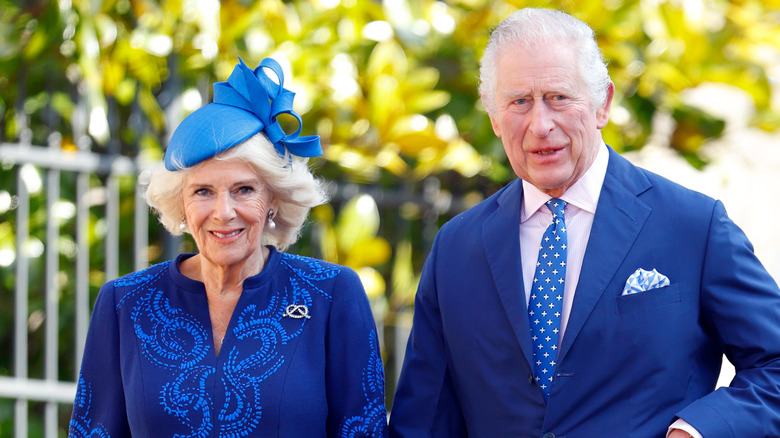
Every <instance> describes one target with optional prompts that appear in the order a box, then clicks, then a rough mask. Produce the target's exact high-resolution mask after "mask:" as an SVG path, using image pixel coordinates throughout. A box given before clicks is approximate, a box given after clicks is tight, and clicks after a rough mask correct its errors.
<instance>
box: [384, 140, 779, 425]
mask: <svg viewBox="0 0 780 438" xmlns="http://www.w3.org/2000/svg"><path fill="white" fill-rule="evenodd" d="M521 199H522V184H521V181H520V180H515V181H514V182H512V183H510V184H509V185H507V186H506V187H504V188H503V189H502V190H500V191H499V192H497V193H496V194H495V195H493V196H492V197H490V198H489V199H487V200H485V201H484V202H482V203H481V204H479V205H478V206H476V207H474V208H472V209H471V210H469V211H467V212H465V213H463V214H461V215H459V216H457V217H455V218H454V219H452V220H451V221H449V222H448V223H447V224H445V225H444V226H443V227H442V229H441V230H440V231H439V233H438V235H437V237H436V242H435V244H434V247H433V249H432V251H431V253H430V255H429V257H428V260H427V261H426V265H425V268H424V270H423V274H422V278H421V281H420V286H419V289H418V292H417V297H416V302H415V315H414V325H413V328H412V333H411V337H410V339H409V344H408V347H407V352H406V357H405V360H404V367H403V371H402V373H401V378H400V382H399V385H398V389H397V392H396V396H395V401H394V404H393V406H392V414H391V419H390V427H391V437H393V436H394V437H429V436H430V437H447V438H453V437H461V436H469V437H513V438H514V437H540V436H542V434H545V433H551V434H553V436H555V437H558V438H562V437H566V438H580V437H582V438H595V437H603V436H604V437H606V436H609V437H663V436H664V435H665V433H666V429H667V427H668V426H669V425H670V424H671V423H672V422H673V421H674V420H675V418H676V417H681V418H683V419H685V420H686V421H688V422H689V423H690V424H692V425H693V426H694V427H695V428H696V429H698V430H699V431H700V432H701V433H702V434H703V435H704V437H705V438H715V437H733V438H746V437H778V436H780V290H778V287H777V284H776V283H775V281H774V280H773V279H772V278H771V276H770V275H769V274H768V273H767V272H766V270H765V269H764V268H763V266H762V265H761V263H760V262H759V261H758V260H757V259H756V257H755V256H754V254H753V249H752V245H751V244H750V242H749V241H748V239H747V238H746V237H745V235H744V233H743V232H742V231H741V230H740V229H739V228H738V227H737V226H736V225H735V224H734V223H733V222H732V221H731V220H730V219H729V218H728V217H727V215H726V212H725V209H724V208H723V205H722V204H721V203H720V202H719V201H715V200H713V199H711V198H709V197H706V196H704V195H702V194H700V193H696V192H694V191H691V190H688V189H685V188H683V187H681V186H679V185H677V184H674V183H672V182H670V181H668V180H666V179H664V178H661V177H659V176H657V175H654V174H652V173H650V172H647V171H645V170H642V169H639V168H637V167H635V166H633V165H631V164H630V163H629V162H628V161H627V160H625V159H624V158H623V157H621V156H620V155H618V154H617V153H615V152H614V151H613V150H612V149H610V155H609V165H608V169H607V174H606V178H605V181H604V186H603V188H602V191H601V195H600V198H599V202H598V207H597V210H596V216H595V218H594V222H593V228H592V231H591V236H590V240H589V242H588V247H587V250H586V253H585V260H584V262H583V266H582V274H581V275H580V279H579V283H578V286H577V290H576V293H575V295H574V302H573V305H572V311H571V315H570V318H569V322H568V326H567V329H566V333H565V334H564V337H563V341H562V344H561V346H560V350H559V356H558V365H557V369H556V373H557V377H556V379H555V381H554V382H553V385H552V388H551V392H550V397H549V402H548V404H547V405H545V402H544V399H543V397H542V393H541V391H540V390H539V388H538V387H537V386H536V384H535V383H534V382H533V380H532V379H531V373H532V366H531V361H532V357H533V352H532V347H531V339H530V331H529V324H528V317H527V313H526V304H525V298H524V293H523V279H522V269H521V266H520V247H519V241H518V228H519V218H520V205H521ZM756 213H757V214H760V210H759V209H757V210H756ZM534 257H535V255H534ZM638 268H644V269H646V270H652V269H657V270H658V271H659V272H660V273H662V274H664V275H666V276H667V277H668V278H669V279H670V281H671V285H669V286H667V287H664V288H661V289H656V290H652V291H648V292H643V293H639V294H635V295H628V296H621V294H622V291H623V287H624V285H625V283H626V280H627V279H628V277H629V276H630V275H631V274H632V273H633V272H634V271H636V270H637V269H638ZM724 353H725V354H726V355H727V356H728V358H729V360H730V361H731V362H732V363H733V364H734V365H735V367H736V370H737V374H736V377H735V379H734V381H733V382H732V383H731V385H730V387H728V388H721V389H718V390H717V391H714V392H713V390H714V389H715V384H716V382H717V378H718V375H719V371H720V366H721V362H722V361H721V358H722V354H724ZM547 436H549V435H547Z"/></svg>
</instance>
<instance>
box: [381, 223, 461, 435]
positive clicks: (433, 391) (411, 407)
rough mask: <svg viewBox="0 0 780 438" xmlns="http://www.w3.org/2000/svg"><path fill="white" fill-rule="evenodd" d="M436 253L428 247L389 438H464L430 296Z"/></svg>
mask: <svg viewBox="0 0 780 438" xmlns="http://www.w3.org/2000/svg"><path fill="white" fill-rule="evenodd" d="M437 240H438V238H437ZM436 251H437V244H436V243H434V247H433V249H432V251H431V254H430V256H429V257H428V260H427V261H426V263H425V267H424V268H423V272H422V277H421V279H420V285H419V287H418V290H417V295H416V297H415V307H414V320H413V325H412V331H411V334H410V336H409V341H408V344H407V347H406V355H405V356H404V362H403V367H402V371H401V376H400V379H399V382H398V387H397V389H396V393H395V399H394V402H393V405H392V409H391V413H390V437H391V438H402V437H403V438H415V437H442V438H457V437H465V436H466V426H465V421H464V419H463V414H462V412H461V409H460V405H459V404H458V400H457V397H456V394H455V388H454V385H453V381H452V378H451V374H450V370H449V369H448V361H447V350H446V345H445V341H444V333H443V330H442V319H441V313H440V310H439V305H438V299H437V290H436V272H435V271H436V269H435V265H436Z"/></svg>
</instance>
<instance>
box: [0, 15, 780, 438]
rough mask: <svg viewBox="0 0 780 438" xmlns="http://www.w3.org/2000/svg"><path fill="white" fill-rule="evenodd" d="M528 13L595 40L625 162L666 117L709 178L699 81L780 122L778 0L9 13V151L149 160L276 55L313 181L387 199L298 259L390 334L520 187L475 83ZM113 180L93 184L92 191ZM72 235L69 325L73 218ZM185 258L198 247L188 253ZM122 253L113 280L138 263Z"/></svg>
mask: <svg viewBox="0 0 780 438" xmlns="http://www.w3.org/2000/svg"><path fill="white" fill-rule="evenodd" d="M525 6H538V7H552V8H559V9H563V10H565V11H567V12H569V13H571V14H573V15H575V16H577V17H578V18H580V19H582V20H584V21H586V22H588V23H589V24H590V25H591V26H592V27H593V28H594V29H595V31H596V34H597V35H598V39H599V44H600V46H601V47H602V49H603V51H604V54H605V57H606V59H607V60H608V61H609V69H610V73H611V75H612V78H613V80H614V82H615V84H616V90H617V94H616V96H615V100H614V102H613V108H612V115H611V122H610V124H609V125H608V126H607V127H606V128H605V129H604V130H603V134H604V137H605V139H606V141H607V142H608V143H609V144H610V145H612V146H613V147H615V148H616V149H617V150H618V151H628V150H635V149H639V148H641V147H642V146H643V145H644V144H645V143H646V141H647V138H648V136H649V135H650V133H651V128H652V120H653V116H654V114H655V113H656V112H659V111H663V112H665V113H668V114H671V115H672V117H673V118H674V119H675V120H676V122H677V125H676V129H675V131H674V133H673V135H672V138H671V146H672V147H673V148H675V149H677V150H678V151H679V152H680V153H681V154H683V155H685V156H686V157H687V158H688V159H689V161H690V162H691V163H694V164H695V165H697V166H703V165H705V164H706V163H705V160H704V159H703V158H702V157H701V156H700V155H699V151H700V149H701V147H702V145H704V144H706V143H707V141H709V140H711V139H713V138H716V137H718V136H719V135H721V134H722V132H723V130H724V125H723V122H722V121H720V120H717V119H716V118H715V117H713V116H711V115H709V114H707V113H706V112H705V111H702V110H700V109H695V108H691V107H688V106H686V105H685V104H684V103H683V102H682V100H681V99H680V93H681V92H682V91H684V90H686V89H689V88H692V87H696V86H698V85H700V84H702V83H706V82H722V83H727V84H731V85H733V86H735V87H738V88H740V89H742V90H744V91H745V92H746V93H748V94H749V95H750V96H751V97H752V99H753V101H754V103H755V106H756V109H757V112H756V114H755V116H754V119H753V123H754V124H755V126H758V127H760V128H762V129H767V130H773V129H777V127H778V126H780V117H778V115H777V114H776V113H775V112H773V110H772V108H771V105H770V102H771V101H772V93H771V88H770V83H769V80H768V68H769V67H770V66H769V65H767V64H766V62H767V61H766V60H767V59H771V57H772V56H775V57H776V56H777V53H778V52H779V51H780V18H778V14H777V12H776V11H777V10H778V9H780V2H779V1H778V0H767V1H759V0H732V1H726V0H710V1H702V2H681V1H671V0H670V1H663V0H662V1H658V2H646V1H645V2H642V1H639V0H607V1H604V0H584V1H578V2H572V1H564V0H548V1H545V0H522V1H520V0H512V1H508V2H506V3H504V2H497V1H491V0H449V1H435V0H415V1H412V0H393V1H390V0H387V1H384V2H381V1H359V0H343V1H335V0H294V1H282V0H260V1H249V0H225V1H221V2H218V1H216V0H201V1H183V0H132V1H131V0H103V1H102V2H101V1H88V0H70V1H52V0H49V1H47V0H38V1H33V2H21V1H16V2H13V1H10V0H0V22H2V23H3V25H2V26H0V142H17V141H19V139H20V137H23V136H24V135H26V134H25V131H24V128H29V130H30V131H29V133H30V135H31V137H30V141H31V143H32V144H36V145H46V144H47V143H48V141H49V135H50V133H51V132H55V131H56V132H59V133H61V135H62V137H61V148H62V149H64V150H67V151H70V150H76V149H78V148H80V147H83V144H82V142H83V139H84V138H85V137H84V136H85V135H86V136H88V137H87V138H88V139H89V140H90V145H91V149H92V150H94V151H96V152H106V151H113V152H119V153H121V154H123V155H126V156H129V157H133V158H134V159H136V160H137V161H138V163H141V164H143V163H148V162H153V161H157V160H159V159H160V158H161V156H162V153H163V147H164V145H165V142H166V138H167V136H168V135H169V134H170V132H171V131H172V129H174V128H175V125H176V124H177V123H178V121H179V120H181V119H182V118H183V117H184V116H185V115H186V113H187V112H188V111H192V110H193V109H194V107H193V106H188V105H190V104H188V103H187V102H188V101H189V100H188V99H190V98H193V97H197V96H200V98H201V102H200V104H202V103H204V102H207V101H208V100H209V99H210V92H211V87H210V84H211V83H212V82H214V81H219V80H225V79H226V78H227V76H228V75H229V73H230V71H231V70H232V68H233V66H234V65H235V63H236V61H237V58H236V57H237V56H241V57H242V58H243V59H244V60H245V61H246V63H247V64H248V65H250V66H254V65H257V63H259V61H260V60H261V59H262V58H264V57H267V56H272V57H274V58H276V59H277V60H278V61H280V63H281V64H282V66H283V68H284V70H285V76H286V77H287V78H288V82H286V85H289V86H290V87H291V88H292V89H293V90H294V91H296V93H297V96H296V99H295V107H296V110H297V111H298V112H299V113H301V115H302V117H303V120H304V126H303V132H302V135H309V134H318V135H320V136H321V138H322V142H323V145H324V147H325V155H324V156H323V157H322V158H318V159H315V160H313V161H312V163H313V165H314V168H315V172H316V173H317V174H318V175H320V176H322V177H323V178H326V179H328V180H331V181H334V182H337V183H339V184H352V183H354V184H357V186H358V187H360V190H359V191H360V192H363V193H369V192H370V193H373V194H376V193H381V194H385V195H387V196H374V198H376V199H374V198H372V197H371V196H369V195H366V194H362V195H360V194H353V195H355V196H352V195H350V196H347V195H343V196H342V195H338V196H334V199H333V202H332V203H331V205H327V206H321V207H318V208H317V209H315V210H313V212H312V226H311V227H310V229H309V231H308V232H307V235H306V236H305V237H306V238H305V239H303V240H302V241H301V243H299V244H298V246H297V248H296V249H297V250H299V251H300V252H302V253H308V254H311V255H316V256H320V257H323V258H325V259H328V260H331V261H334V262H339V263H343V264H347V265H349V266H351V267H353V268H354V269H356V271H358V273H359V274H360V275H361V278H362V279H363V280H364V283H365V285H366V289H367V292H368V293H369V296H370V297H371V298H372V303H373V304H374V306H375V311H376V314H377V316H378V317H380V318H384V321H385V323H386V324H387V325H388V326H392V325H393V324H394V321H395V317H396V312H397V311H402V310H404V309H408V308H409V307H410V306H411V303H412V300H413V297H414V291H415V288H416V284H417V281H418V278H419V272H420V269H421V265H422V262H423V260H424V258H425V255H426V251H427V249H428V248H429V245H430V243H431V239H432V235H433V233H434V232H435V230H436V227H437V226H438V225H439V224H440V223H441V222H442V221H444V220H446V219H447V218H449V217H451V216H452V214H454V213H457V212H458V211H460V210H462V209H463V208H466V207H468V206H469V205H473V204H474V203H475V202H478V201H479V200H480V199H482V198H484V197H485V196H487V195H489V194H491V193H492V192H493V191H495V190H496V189H497V188H498V187H500V186H501V185H503V184H504V183H506V182H507V181H508V180H510V179H511V178H513V177H514V176H513V173H512V171H511V168H510V167H509V166H508V163H507V162H506V158H505V156H504V153H503V149H502V146H501V143H500V141H499V140H498V139H496V138H495V136H494V135H493V132H492V129H491V126H490V122H489V120H488V118H487V116H486V114H485V113H484V111H483V110H482V108H481V103H480V102H479V101H478V98H477V92H476V87H477V75H478V66H479V58H480V56H481V53H482V50H483V48H484V46H485V44H486V42H487V39H488V37H489V34H490V30H491V28H492V27H494V26H495V25H496V24H497V23H498V22H499V21H500V20H501V19H503V18H504V17H505V16H507V15H508V14H509V13H511V12H512V11H513V10H515V9H516V8H518V7H525ZM697 6H698V9H697V8H696V7H697ZM768 54H769V55H772V56H769V55H768ZM290 78H291V79H290ZM724 104H728V103H724ZM195 106H197V105H195ZM294 129H297V127H295V126H292V127H290V128H289V129H288V131H289V130H294ZM19 171H20V169H19V168H14V167H11V166H8V165H7V163H6V165H4V167H3V168H2V170H1V171H0V187H1V188H0V200H2V199H3V197H4V196H7V197H10V196H12V195H13V194H14V193H12V192H11V191H12V189H10V188H11V187H15V184H16V175H17V172H19ZM62 178H63V181H62V191H63V194H62V197H63V199H64V200H65V199H66V198H67V199H71V200H72V199H73V197H72V194H73V192H74V189H73V186H74V184H75V182H73V178H72V177H70V176H67V175H66V174H63V177H62ZM134 182H135V179H133V178H129V179H123V180H122V181H120V184H119V186H120V195H121V196H122V199H123V200H124V199H126V198H127V197H130V198H129V199H127V200H126V201H122V204H121V212H122V213H121V217H120V222H121V223H122V224H123V226H122V227H121V236H120V240H121V242H120V246H121V247H123V248H125V247H129V246H131V242H132V236H131V235H130V234H131V228H132V227H128V226H126V224H130V223H132V221H133V216H132V215H133V213H132V202H131V201H132V193H133V190H134V189H133V185H134ZM104 184H105V181H104V180H103V178H102V177H100V176H93V177H92V181H91V182H90V186H91V187H101V186H102V185H104ZM393 196H395V198H394V197H393ZM399 196H400V197H405V199H403V200H400V201H399V200H397V197H399ZM380 198H382V199H380ZM391 198H392V199H395V200H389V199H391ZM104 202H105V201H104V200H103V201H101V200H99V199H98V200H96V201H95V202H94V203H93V205H92V207H91V209H90V220H89V222H90V223H89V231H88V232H89V235H90V238H89V241H90V249H89V250H90V256H91V257H90V286H91V288H92V293H93V296H94V293H95V292H96V290H97V288H98V287H99V286H100V284H101V283H102V282H103V281H105V280H106V279H105V273H104V272H103V266H104V265H103V263H104V257H105V255H104V249H103V245H104V242H103V239H102V236H103V235H102V234H101V233H102V231H101V230H103V227H104V226H105V217H104V214H103V210H102V206H103V203H104ZM2 205H3V204H2V202H0V252H2V251H6V252H5V254H8V252H7V251H11V252H13V251H14V250H15V235H14V232H15V230H16V224H15V217H14V210H13V205H12V204H9V205H8V206H7V207H3V206H2ZM45 208H46V207H45V201H44V196H43V195H42V194H41V193H35V194H33V196H32V198H31V209H32V211H33V212H34V213H33V215H32V217H31V221H30V224H29V227H30V235H31V239H32V240H33V241H37V242H39V243H40V242H43V241H44V240H45V239H44V234H45V232H44V225H45V220H46V218H47V212H46V210H45ZM61 231H62V234H63V237H62V239H64V241H63V243H62V244H61V245H60V247H61V252H62V254H61V257H60V260H61V262H60V270H61V271H62V272H63V275H62V278H63V281H62V284H61V286H60V287H61V290H62V296H61V299H62V302H63V312H64V313H63V315H61V322H62V324H63V327H67V324H70V322H71V321H72V315H69V314H68V312H70V310H68V309H66V308H65V307H66V306H65V304H67V303H70V302H71V301H72V299H73V297H72V290H73V281H74V280H73V275H72V274H71V272H72V270H73V269H74V267H73V260H72V256H73V254H72V253H71V252H69V251H68V248H72V246H73V245H72V240H73V237H72V236H73V235H74V234H75V233H76V230H75V224H73V223H72V219H66V220H64V221H63V222H62V223H61ZM164 235H165V232H164V231H163V230H162V229H161V228H160V227H159V225H158V224H157V222H156V221H155V220H154V219H153V218H152V219H151V220H150V247H149V251H148V252H149V260H150V262H157V261H160V260H162V259H163V258H165V255H166V254H168V253H166V248H165V243H164V242H165V240H164V239H163V238H162V237H161V236H164ZM173 242H174V243H177V244H180V245H182V242H181V241H173ZM183 245H184V246H182V248H185V249H189V250H193V248H192V244H191V242H186V241H185V242H183ZM63 248H64V249H63ZM178 249H179V248H177V249H176V250H178ZM126 253H127V252H126V251H123V254H122V255H121V257H120V270H121V271H122V272H120V274H123V273H126V272H128V271H129V270H131V269H132V261H131V260H129V259H128V254H126ZM0 259H1V258H0ZM13 267H14V266H13V264H10V265H7V266H0V278H2V280H1V281H0V288H1V289H2V294H3V296H10V294H11V291H13V288H14V270H13ZM43 269H44V267H43V261H42V260H41V258H40V257H39V258H37V259H34V260H33V261H32V265H31V272H32V274H33V278H36V279H38V281H33V282H31V284H30V288H31V304H30V312H31V314H35V312H41V311H42V310H41V309H43V296H42V292H41V291H42V290H43V285H41V284H40V278H42V275H40V274H41V272H42V270H43ZM33 319H34V318H32V316H31V321H32V320H33ZM32 326H34V324H33V325H31V327H32ZM11 327H13V324H12V313H11V311H10V310H9V309H8V306H6V307H4V308H3V310H0V348H3V349H4V351H11V349H12V345H11ZM33 328H34V330H32V333H31V335H30V336H31V357H32V360H31V366H32V367H33V368H36V370H38V371H36V372H37V373H39V372H40V369H41V367H42V353H40V350H39V349H38V344H39V342H40V340H41V339H42V335H41V333H40V330H39V329H37V328H35V327H33ZM68 348H69V345H66V346H64V347H62V349H63V351H62V354H63V365H62V366H61V369H62V374H63V376H64V377H63V378H64V379H69V378H71V377H70V376H72V375H73V372H74V370H73V365H72V364H73V358H72V357H70V355H72V353H69V352H68V351H66V350H68ZM10 369H11V359H10V358H9V357H1V358H0V373H2V374H4V375H7V374H9V372H10ZM8 409H9V408H8V407H7V405H5V404H0V436H10V433H11V432H10V428H9V426H8V424H9V421H11V420H9V419H8V417H7V415H8V414H9V410H8Z"/></svg>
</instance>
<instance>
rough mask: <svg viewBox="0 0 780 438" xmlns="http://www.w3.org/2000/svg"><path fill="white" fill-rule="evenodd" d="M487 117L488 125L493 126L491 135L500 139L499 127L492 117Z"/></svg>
mask: <svg viewBox="0 0 780 438" xmlns="http://www.w3.org/2000/svg"><path fill="white" fill-rule="evenodd" d="M488 117H490V125H491V126H493V133H495V134H496V137H498V138H501V125H499V124H498V122H497V121H496V119H494V118H493V116H492V115H490V114H488Z"/></svg>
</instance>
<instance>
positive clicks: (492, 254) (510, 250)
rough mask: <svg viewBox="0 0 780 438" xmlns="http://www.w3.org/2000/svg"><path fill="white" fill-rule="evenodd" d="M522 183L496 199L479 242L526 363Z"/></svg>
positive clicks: (529, 350) (528, 337) (529, 356)
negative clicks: (495, 205) (520, 236)
mask: <svg viewBox="0 0 780 438" xmlns="http://www.w3.org/2000/svg"><path fill="white" fill-rule="evenodd" d="M522 187H523V185H522V181H521V180H519V179H517V180H515V181H513V182H512V183H510V185H509V186H508V187H507V188H506V190H504V193H502V194H501V195H500V196H499V197H498V198H497V202H498V208H497V209H496V210H495V211H494V212H493V214H491V215H490V216H488V217H487V219H486V220H485V221H484V222H483V225H482V239H483V242H485V256H486V257H487V261H488V264H489V265H490V271H491V273H492V275H493V281H494V284H495V286H496V291H497V293H498V296H499V297H500V299H501V303H502V305H503V307H504V311H505V312H506V316H507V319H508V320H509V323H510V324H511V326H512V330H513V331H514V335H515V338H516V339H517V341H518V342H519V343H520V347H521V348H522V350H523V353H524V354H525V357H526V359H527V360H528V363H529V364H531V363H532V361H533V347H532V345H531V335H530V330H529V326H528V312H527V310H526V304H525V294H524V292H523V269H522V264H521V262H520V240H519V229H520V228H519V227H520V202H521V200H522V197H523V189H522Z"/></svg>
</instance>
